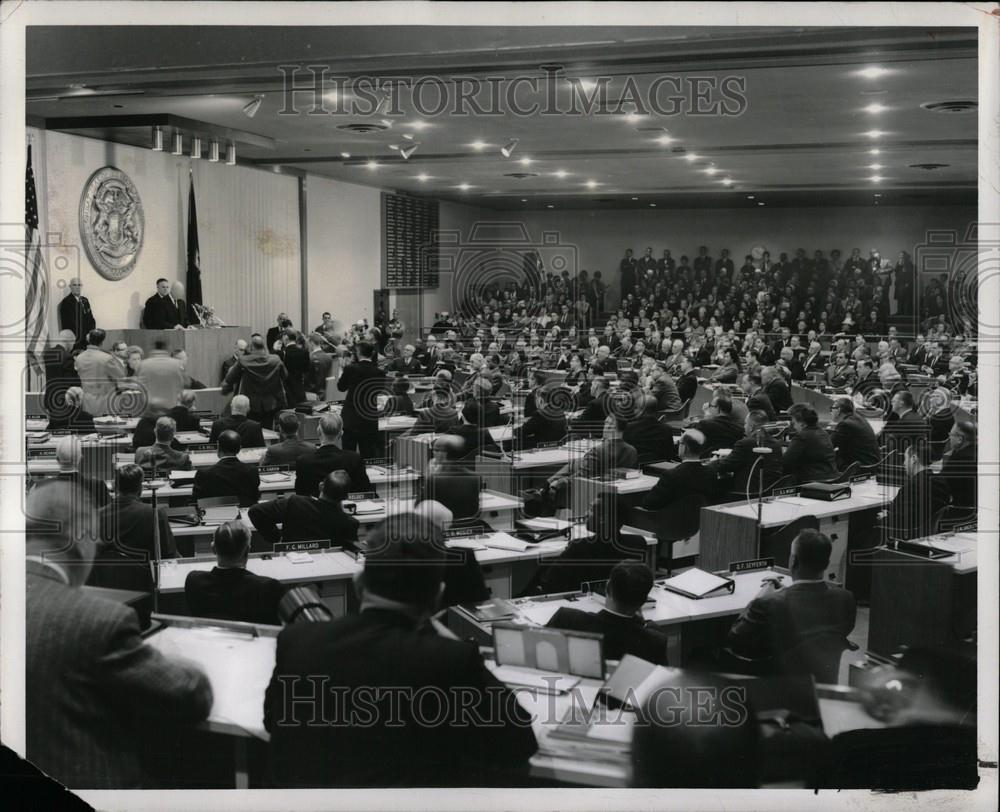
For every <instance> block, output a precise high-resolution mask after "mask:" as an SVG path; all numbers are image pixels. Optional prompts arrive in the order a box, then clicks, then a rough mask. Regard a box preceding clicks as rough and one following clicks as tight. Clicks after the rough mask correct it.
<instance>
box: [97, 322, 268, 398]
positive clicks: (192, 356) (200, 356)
mask: <svg viewBox="0 0 1000 812" xmlns="http://www.w3.org/2000/svg"><path fill="white" fill-rule="evenodd" d="M251 332H252V331H251V329H250V328H249V327H209V328H204V329H199V330H132V329H128V330H108V331H107V334H108V337H107V338H106V339H105V342H104V349H105V350H106V351H108V352H111V345H112V344H114V343H115V342H116V341H124V342H125V343H126V344H128V345H129V346H132V345H135V346H136V347H142V352H143V355H144V356H148V355H149V353H150V351H151V350H152V349H153V344H154V342H156V341H163V342H165V343H166V345H167V350H170V351H172V350H185V351H186V352H187V355H188V362H187V373H188V375H190V376H191V377H192V378H194V379H195V380H198V381H201V382H202V383H203V384H205V386H208V387H213V386H218V385H219V384H220V383H221V375H222V362H223V361H224V360H225V359H226V356H228V355H229V354H230V353H231V352H232V350H233V345H234V344H235V343H236V340H237V339H239V338H245V339H246V340H247V341H249V340H250V333H251Z"/></svg>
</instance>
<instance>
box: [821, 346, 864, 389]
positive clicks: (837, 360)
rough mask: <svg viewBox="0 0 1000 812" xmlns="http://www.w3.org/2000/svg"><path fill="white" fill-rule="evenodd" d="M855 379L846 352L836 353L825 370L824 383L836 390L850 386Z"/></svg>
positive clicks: (855, 376)
mask: <svg viewBox="0 0 1000 812" xmlns="http://www.w3.org/2000/svg"><path fill="white" fill-rule="evenodd" d="M856 378H857V373H856V372H855V370H854V367H853V366H851V364H850V362H849V361H848V358H847V353H846V352H837V353H836V354H835V355H834V357H833V363H831V364H830V365H829V366H828V367H827V368H826V383H827V385H828V386H832V387H834V388H836V389H843V388H844V387H845V386H850V385H851V384H852V383H853V382H854V380H855V379H856Z"/></svg>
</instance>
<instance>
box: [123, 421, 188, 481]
mask: <svg viewBox="0 0 1000 812" xmlns="http://www.w3.org/2000/svg"><path fill="white" fill-rule="evenodd" d="M154 432H155V435H156V442H154V443H153V444H152V445H149V446H141V447H140V448H137V449H136V451H135V464H136V465H138V466H139V467H140V468H142V469H143V470H144V471H157V472H162V473H164V474H168V473H170V472H171V471H189V470H190V469H191V458H190V457H189V456H188V455H187V454H186V453H185V452H183V451H178V450H177V449H175V448H173V446H172V442H173V439H174V435H175V434H176V433H177V424H176V423H175V422H174V419H173V418H172V417H167V416H165V415H164V416H163V417H160V418H157V421H156V426H155V428H154Z"/></svg>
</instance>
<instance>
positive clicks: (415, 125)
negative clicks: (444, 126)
mask: <svg viewBox="0 0 1000 812" xmlns="http://www.w3.org/2000/svg"><path fill="white" fill-rule="evenodd" d="M430 126H431V124H430V122H428V121H414V122H412V123H411V124H410V128H411V129H414V130H426V129H427V128H428V127H430Z"/></svg>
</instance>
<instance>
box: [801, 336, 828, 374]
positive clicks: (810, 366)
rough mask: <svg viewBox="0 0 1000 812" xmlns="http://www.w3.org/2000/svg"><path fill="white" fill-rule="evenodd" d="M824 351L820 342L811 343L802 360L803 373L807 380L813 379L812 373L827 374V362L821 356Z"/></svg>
mask: <svg viewBox="0 0 1000 812" xmlns="http://www.w3.org/2000/svg"><path fill="white" fill-rule="evenodd" d="M822 349H823V348H822V346H821V345H820V343H819V342H818V341H810V342H809V350H808V351H807V352H806V355H805V357H804V358H803V359H802V372H803V373H804V374H805V376H806V378H812V375H811V374H810V373H813V374H815V373H821V374H825V372H826V361H824V360H823V356H822V354H821V353H822Z"/></svg>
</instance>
